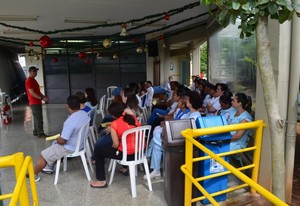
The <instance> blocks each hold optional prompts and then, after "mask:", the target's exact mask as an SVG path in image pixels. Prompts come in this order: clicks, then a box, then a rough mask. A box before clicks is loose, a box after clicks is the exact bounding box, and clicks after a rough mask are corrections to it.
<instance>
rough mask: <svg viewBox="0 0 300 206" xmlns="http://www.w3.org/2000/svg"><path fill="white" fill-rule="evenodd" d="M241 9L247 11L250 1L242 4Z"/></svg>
mask: <svg viewBox="0 0 300 206" xmlns="http://www.w3.org/2000/svg"><path fill="white" fill-rule="evenodd" d="M242 9H243V10H245V11H249V10H250V2H247V3H246V4H243V5H242Z"/></svg>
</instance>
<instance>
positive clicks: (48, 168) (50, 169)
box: [42, 165, 53, 174]
mask: <svg viewBox="0 0 300 206" xmlns="http://www.w3.org/2000/svg"><path fill="white" fill-rule="evenodd" d="M42 172H43V173H45V174H53V166H49V165H47V166H46V167H45V168H44V169H42Z"/></svg>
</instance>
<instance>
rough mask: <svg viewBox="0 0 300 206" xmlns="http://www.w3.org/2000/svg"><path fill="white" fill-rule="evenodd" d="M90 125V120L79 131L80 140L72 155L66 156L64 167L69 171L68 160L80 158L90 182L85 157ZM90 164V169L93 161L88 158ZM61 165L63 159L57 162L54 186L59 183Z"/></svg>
mask: <svg viewBox="0 0 300 206" xmlns="http://www.w3.org/2000/svg"><path fill="white" fill-rule="evenodd" d="M89 124H90V119H89V120H88V121H86V122H85V123H84V124H83V125H82V126H81V128H80V130H79V133H78V139H77V143H76V148H75V151H74V152H73V153H72V154H68V155H66V156H64V162H63V167H64V171H67V160H68V158H73V157H78V156H80V157H81V160H82V164H83V167H84V171H85V174H86V177H87V179H88V180H89V181H90V180H91V176H90V172H89V169H88V167H87V163H86V161H87V159H86V157H85V155H86V141H87V140H88V139H87V138H88V132H89ZM88 162H89V164H90V167H91V161H90V159H89V158H88ZM60 163H61V159H59V160H57V163H56V171H55V179H54V185H56V184H57V182H58V175H59V169H60Z"/></svg>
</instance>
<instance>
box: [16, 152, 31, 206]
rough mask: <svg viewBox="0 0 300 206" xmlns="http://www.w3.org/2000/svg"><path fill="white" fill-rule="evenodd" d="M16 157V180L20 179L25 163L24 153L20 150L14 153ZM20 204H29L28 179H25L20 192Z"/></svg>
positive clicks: (24, 205) (25, 205) (21, 205)
mask: <svg viewBox="0 0 300 206" xmlns="http://www.w3.org/2000/svg"><path fill="white" fill-rule="evenodd" d="M14 156H15V158H14V161H15V175H16V180H18V178H19V176H20V172H21V169H22V166H23V163H24V153H22V152H18V153H16V154H14ZM19 202H20V206H27V205H29V199H28V190H27V185H26V180H25V179H24V182H23V186H22V189H21V193H20V199H19Z"/></svg>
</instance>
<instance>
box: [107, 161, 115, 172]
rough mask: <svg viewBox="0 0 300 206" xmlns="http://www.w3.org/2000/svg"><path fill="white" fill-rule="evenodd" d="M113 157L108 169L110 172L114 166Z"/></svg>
mask: <svg viewBox="0 0 300 206" xmlns="http://www.w3.org/2000/svg"><path fill="white" fill-rule="evenodd" d="M113 161H114V160H113V159H111V160H110V161H109V165H108V169H107V171H108V172H110V171H111V168H112V166H113Z"/></svg>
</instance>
